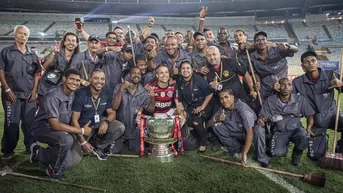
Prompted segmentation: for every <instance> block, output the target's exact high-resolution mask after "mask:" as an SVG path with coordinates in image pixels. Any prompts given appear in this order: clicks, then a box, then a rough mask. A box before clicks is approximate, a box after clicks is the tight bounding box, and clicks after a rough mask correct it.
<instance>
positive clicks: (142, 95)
mask: <svg viewBox="0 0 343 193" xmlns="http://www.w3.org/2000/svg"><path fill="white" fill-rule="evenodd" d="M120 86H121V84H118V85H117V86H116V88H115V89H114V91H113V94H114V96H115V95H116V94H117V93H118V91H119V89H120ZM149 103H150V100H149V96H148V93H147V92H146V90H145V89H144V87H143V86H141V85H140V84H139V85H138V88H137V90H136V92H135V93H134V95H131V93H130V92H129V91H128V90H125V91H124V93H123V96H122V99H121V103H120V106H119V108H118V109H117V111H116V112H117V120H118V121H120V122H122V123H124V125H125V132H124V134H123V135H122V136H121V137H120V138H119V139H118V140H116V144H115V145H116V149H117V151H118V152H120V151H121V149H122V147H123V142H124V141H128V143H129V147H130V149H132V150H134V151H135V152H137V153H138V152H139V144H140V141H139V127H138V125H137V124H136V121H135V120H136V116H137V112H138V109H139V108H140V107H142V108H143V109H146V108H147V107H148V105H149ZM115 153H117V152H115Z"/></svg>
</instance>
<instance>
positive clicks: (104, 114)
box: [71, 68, 125, 160]
mask: <svg viewBox="0 0 343 193" xmlns="http://www.w3.org/2000/svg"><path fill="white" fill-rule="evenodd" d="M105 80H106V78H105V72H104V71H103V70H101V69H99V68H97V69H94V70H93V72H92V73H91V77H90V85H89V86H87V87H84V88H81V89H79V90H78V91H76V93H75V101H74V103H73V107H72V110H73V114H72V122H71V123H72V125H73V126H75V127H78V128H82V127H84V126H85V125H86V124H87V123H88V122H89V121H91V123H90V124H89V126H90V127H92V128H93V132H92V136H91V137H92V138H91V141H92V142H93V143H88V141H86V140H85V138H84V137H83V135H82V134H78V135H77V136H78V138H79V141H80V142H81V148H82V150H83V152H86V153H91V152H95V154H96V155H97V156H98V159H100V160H106V159H107V158H108V157H107V156H106V154H105V151H104V150H106V151H107V153H112V152H111V151H110V150H111V146H110V145H111V144H113V143H114V141H115V140H117V139H118V138H119V137H120V136H121V135H122V134H123V133H124V130H125V127H124V125H123V124H122V123H121V122H119V121H117V120H115V119H116V112H115V111H114V110H113V109H112V108H111V106H112V94H110V93H109V92H107V90H105V89H103V88H104V86H105ZM113 146H114V144H113ZM94 147H95V148H94Z"/></svg>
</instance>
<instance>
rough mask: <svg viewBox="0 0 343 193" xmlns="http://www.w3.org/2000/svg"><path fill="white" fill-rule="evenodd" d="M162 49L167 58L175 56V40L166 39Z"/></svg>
mask: <svg viewBox="0 0 343 193" xmlns="http://www.w3.org/2000/svg"><path fill="white" fill-rule="evenodd" d="M164 47H165V48H166V52H167V54H168V55H169V56H175V55H176V54H177V51H178V46H177V40H176V38H175V37H167V39H166V42H165V45H164Z"/></svg>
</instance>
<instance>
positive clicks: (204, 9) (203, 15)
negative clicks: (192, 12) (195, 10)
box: [199, 6, 208, 18]
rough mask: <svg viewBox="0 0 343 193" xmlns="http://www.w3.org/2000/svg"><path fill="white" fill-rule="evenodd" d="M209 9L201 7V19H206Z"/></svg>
mask: <svg viewBox="0 0 343 193" xmlns="http://www.w3.org/2000/svg"><path fill="white" fill-rule="evenodd" d="M207 8H208V7H205V6H202V7H200V12H199V16H200V18H205V17H206V14H207Z"/></svg>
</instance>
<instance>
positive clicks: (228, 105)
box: [212, 88, 258, 166]
mask: <svg viewBox="0 0 343 193" xmlns="http://www.w3.org/2000/svg"><path fill="white" fill-rule="evenodd" d="M219 98H220V103H221V105H222V106H221V108H219V110H218V111H217V112H216V113H215V114H214V116H213V118H212V121H213V122H214V126H213V131H214V133H215V134H216V135H217V136H218V138H219V140H220V142H221V143H222V144H223V145H224V146H225V148H226V151H227V152H228V153H229V154H230V155H233V154H234V153H239V152H242V161H241V164H242V166H247V154H248V152H249V149H250V147H251V144H252V140H253V128H254V126H255V121H256V119H257V117H256V114H255V113H254V111H253V110H252V109H251V108H250V107H249V106H248V105H247V104H245V103H243V102H242V101H240V100H236V101H235V96H234V95H233V92H232V90H231V89H226V88H225V89H223V90H221V91H219ZM242 146H243V147H242ZM257 151H258V150H257Z"/></svg>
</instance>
